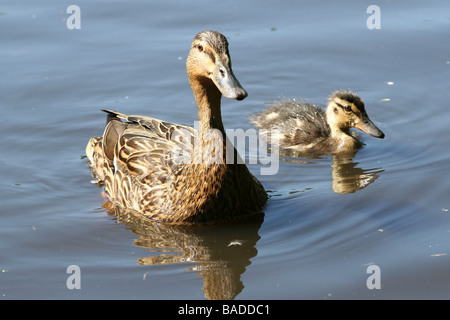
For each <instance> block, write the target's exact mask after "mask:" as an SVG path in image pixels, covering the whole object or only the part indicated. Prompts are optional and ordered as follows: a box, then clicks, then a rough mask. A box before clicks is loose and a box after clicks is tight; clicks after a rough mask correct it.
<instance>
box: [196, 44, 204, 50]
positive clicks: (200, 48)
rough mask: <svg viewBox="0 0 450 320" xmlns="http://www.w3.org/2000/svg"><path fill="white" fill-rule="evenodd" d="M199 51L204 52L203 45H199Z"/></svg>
mask: <svg viewBox="0 0 450 320" xmlns="http://www.w3.org/2000/svg"><path fill="white" fill-rule="evenodd" d="M197 49H198V51H200V52H202V51H203V46H202V45H201V44H199V45H197Z"/></svg>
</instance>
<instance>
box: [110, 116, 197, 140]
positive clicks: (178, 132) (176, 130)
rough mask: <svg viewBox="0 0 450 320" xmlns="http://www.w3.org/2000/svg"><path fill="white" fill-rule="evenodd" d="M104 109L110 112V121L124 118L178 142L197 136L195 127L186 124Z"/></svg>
mask: <svg viewBox="0 0 450 320" xmlns="http://www.w3.org/2000/svg"><path fill="white" fill-rule="evenodd" d="M102 111H104V112H106V113H108V122H109V121H111V120H114V119H115V118H116V119H117V118H119V119H123V120H125V121H127V122H129V123H136V124H139V125H140V126H141V127H142V128H145V129H147V130H149V131H151V132H153V133H154V134H156V135H157V136H159V137H161V138H164V139H166V140H170V141H175V142H177V143H183V141H181V140H182V139H183V138H184V139H186V138H187V137H189V136H190V138H191V139H193V138H194V136H195V129H194V128H192V127H189V126H186V125H181V124H176V123H170V122H166V121H163V120H160V119H156V118H151V117H146V116H138V115H127V114H124V113H120V112H117V111H112V110H106V109H105V110H102ZM184 142H187V141H184Z"/></svg>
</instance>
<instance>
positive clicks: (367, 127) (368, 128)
mask: <svg viewBox="0 0 450 320" xmlns="http://www.w3.org/2000/svg"><path fill="white" fill-rule="evenodd" d="M356 128H357V129H359V130H362V131H364V132H365V133H367V134H370V135H371V136H372V137H375V138H380V139H383V138H384V133H383V131H381V130H380V129H378V128H377V126H376V125H374V124H373V122H372V121H371V120H370V119H369V117H368V116H363V118H362V121H361V122H360V123H358V125H357V126H356Z"/></svg>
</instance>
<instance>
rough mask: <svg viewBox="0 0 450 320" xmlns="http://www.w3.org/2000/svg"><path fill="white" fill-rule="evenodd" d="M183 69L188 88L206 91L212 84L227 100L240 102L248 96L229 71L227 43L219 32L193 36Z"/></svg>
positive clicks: (207, 32)
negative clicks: (197, 86)
mask: <svg viewBox="0 0 450 320" xmlns="http://www.w3.org/2000/svg"><path fill="white" fill-rule="evenodd" d="M186 69H187V73H188V76H189V81H190V83H191V85H193V84H194V83H200V84H201V85H202V86H203V87H206V88H207V87H208V86H209V85H210V84H212V83H213V84H214V85H215V87H217V89H218V90H219V91H220V93H222V95H223V96H224V97H226V98H230V99H236V100H243V99H245V98H246V97H247V95H248V94H247V91H245V90H244V88H243V87H242V86H241V84H240V83H239V81H238V80H237V79H236V77H235V75H234V73H233V70H232V69H231V59H230V54H229V52H228V41H227V39H226V38H225V36H224V35H222V34H220V33H219V32H216V31H203V32H200V33H199V34H197V35H196V36H195V38H194V40H193V41H192V45H191V50H190V51H189V55H188V58H187V61H186ZM211 81H212V83H211Z"/></svg>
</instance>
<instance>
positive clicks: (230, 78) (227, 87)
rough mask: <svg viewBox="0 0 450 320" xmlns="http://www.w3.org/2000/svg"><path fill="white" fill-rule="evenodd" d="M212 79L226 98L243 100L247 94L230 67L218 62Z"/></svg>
mask: <svg viewBox="0 0 450 320" xmlns="http://www.w3.org/2000/svg"><path fill="white" fill-rule="evenodd" d="M212 80H213V82H214V84H215V85H216V86H217V88H218V89H219V90H220V92H221V93H222V95H223V96H224V97H226V98H229V99H236V100H243V99H245V98H246V97H247V96H248V94H247V91H245V89H244V88H243V87H242V86H241V84H240V83H239V81H238V79H236V77H235V75H234V73H233V71H232V70H231V68H230V67H227V66H224V65H223V64H219V63H218V64H217V65H216V68H215V70H214V72H213V74H212Z"/></svg>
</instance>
